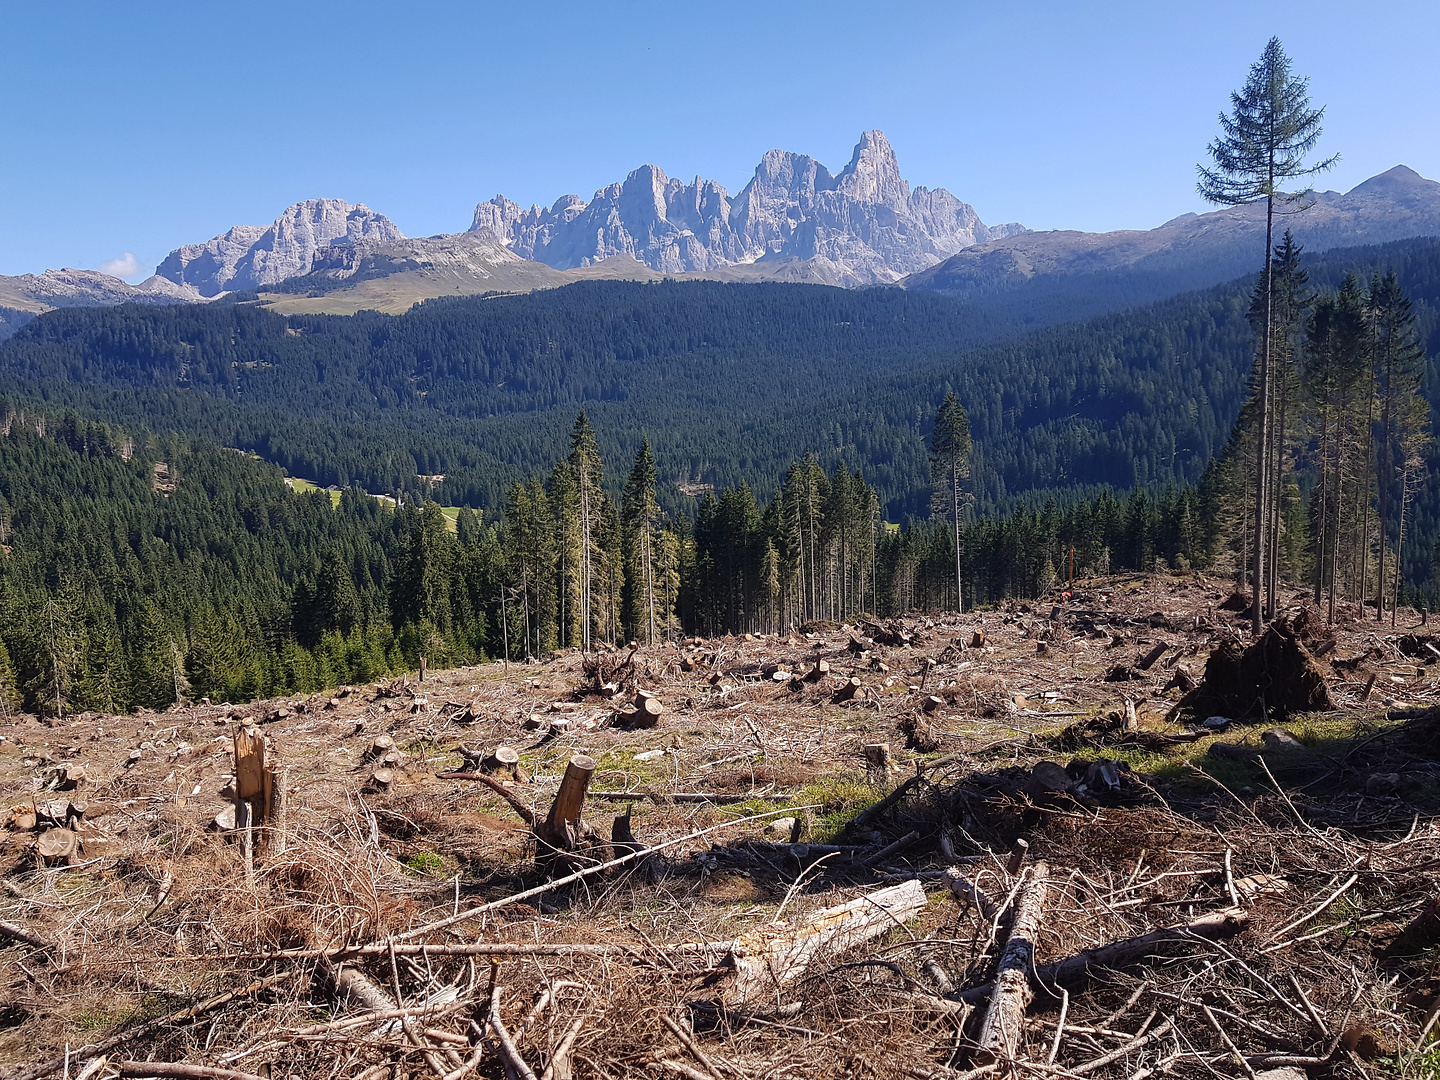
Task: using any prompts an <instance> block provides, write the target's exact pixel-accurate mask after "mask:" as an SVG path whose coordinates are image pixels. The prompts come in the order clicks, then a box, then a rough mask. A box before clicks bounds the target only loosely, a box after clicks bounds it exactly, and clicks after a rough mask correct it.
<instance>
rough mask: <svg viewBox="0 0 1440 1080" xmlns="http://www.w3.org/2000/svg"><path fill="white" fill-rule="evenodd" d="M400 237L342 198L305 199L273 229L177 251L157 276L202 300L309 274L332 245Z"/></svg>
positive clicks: (387, 223) (239, 230) (240, 229)
mask: <svg viewBox="0 0 1440 1080" xmlns="http://www.w3.org/2000/svg"><path fill="white" fill-rule="evenodd" d="M403 239H404V234H403V233H401V232H400V230H399V229H398V228H396V227H395V223H394V222H392V221H391V220H390V219H389V218H387V217H386V216H385V215H384V214H377V213H375V211H373V210H371V209H370V208H369V207H368V206H366V205H365V204H364V203H357V204H355V205H353V206H352V205H351V204H350V203H348V202H346V201H345V200H344V199H307V200H306V201H305V202H300V203H296V204H295V205H294V206H291V207H289V208H287V209H286V211H285V212H284V213H283V214H281V215H280V216H279V217H278V218H276V219H275V222H274V224H272V225H268V226H266V225H236V226H235V227H234V228H232V229H231V230H230V231H229V232H226V233H222V234H221V235H220V236H217V237H215V238H214V239H212V240H208V241H206V242H205V243H203V244H186V245H185V246H184V247H179V248H176V249H175V250H174V251H172V252H171V253H170V254H169V255H168V256H166V258H165V261H164V262H162V263H161V264H160V265H159V266H158V267H156V268H155V273H156V275H157V276H159V277H162V278H165V279H166V280H168V281H172V282H175V283H176V284H178V285H189V286H192V287H194V288H195V289H196V290H198V291H199V293H200V295H201V296H216V295H218V294H219V293H222V292H230V291H234V290H237V289H257V288H260V287H261V286H263V285H274V284H276V283H277V282H281V281H284V280H285V279H286V278H292V277H296V276H298V275H300V274H308V273H309V272H310V268H311V266H312V265H313V264H314V262H315V256H316V254H317V253H320V252H323V251H324V249H326V248H328V247H330V246H331V245H334V244H344V245H358V244H366V245H368V244H385V243H393V242H395V241H397V240H403Z"/></svg>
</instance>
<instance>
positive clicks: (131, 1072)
mask: <svg viewBox="0 0 1440 1080" xmlns="http://www.w3.org/2000/svg"><path fill="white" fill-rule="evenodd" d="M119 1069H120V1072H119V1074H118V1075H120V1076H154V1077H160V1078H162V1080H169V1078H170V1077H174V1078H176V1080H264V1078H263V1077H260V1076H256V1075H255V1074H254V1073H247V1072H236V1071H235V1070H234V1069H215V1068H211V1067H210V1066H209V1065H186V1064H185V1063H184V1062H183V1061H178V1062H173V1063H172V1062H165V1061H122V1062H120V1065H119Z"/></svg>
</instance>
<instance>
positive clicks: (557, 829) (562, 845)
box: [535, 754, 595, 866]
mask: <svg viewBox="0 0 1440 1080" xmlns="http://www.w3.org/2000/svg"><path fill="white" fill-rule="evenodd" d="M593 775H595V759H594V758H589V757H586V756H585V755H583V754H576V755H575V756H574V757H572V758H571V759H570V762H569V764H568V765H566V766H565V775H564V776H563V777H561V779H560V790H559V791H558V792H556V793H555V801H554V802H552V803H551V804H550V812H549V813H548V814H546V815H545V819H544V820H543V821H537V822H536V823H535V839H536V840H537V841H539V845H540V850H539V851H538V852H537V854H536V858H537V859H538V860H539V861H541V862H547V863H558V864H561V865H565V866H570V865H573V864H574V862H575V860H574V859H573V857H572V853H573V852H574V851H575V850H576V849H577V848H579V846H580V842H581V840H585V839H589V837H590V830H589V829H588V828H587V827H586V826H585V825H584V824H583V823H582V822H581V821H580V814H581V812H582V811H583V810H584V809H585V792H586V791H587V790H589V788H590V778H591V777H592V776H593Z"/></svg>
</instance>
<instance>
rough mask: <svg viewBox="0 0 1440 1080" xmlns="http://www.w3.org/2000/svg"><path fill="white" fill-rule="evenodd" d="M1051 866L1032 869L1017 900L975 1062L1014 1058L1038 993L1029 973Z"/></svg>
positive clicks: (1043, 865) (1046, 894) (1032, 962)
mask: <svg viewBox="0 0 1440 1080" xmlns="http://www.w3.org/2000/svg"><path fill="white" fill-rule="evenodd" d="M1049 874H1050V871H1049V868H1048V867H1047V866H1046V865H1045V864H1044V863H1043V862H1040V863H1036V864H1035V865H1034V866H1032V867H1031V868H1030V880H1029V881H1027V882H1026V883H1025V884H1024V885H1023V886H1021V889H1020V895H1019V896H1018V897H1016V899H1015V921H1014V923H1013V924H1012V925H1011V927H1010V937H1009V939H1008V940H1007V941H1006V942H1005V949H1004V951H1002V952H1001V953H1000V965H999V968H998V970H997V972H996V975H995V984H994V989H993V990H992V991H991V994H990V1007H989V1009H988V1010H987V1011H986V1013H985V1022H984V1024H983V1025H982V1026H981V1028H980V1038H979V1043H980V1050H979V1053H978V1054H976V1063H977V1064H980V1065H987V1064H990V1063H991V1062H994V1061H1001V1062H1005V1061H1011V1060H1013V1059H1014V1058H1015V1053H1016V1047H1017V1045H1018V1044H1019V1041H1020V1035H1021V1032H1022V1031H1023V1030H1024V1027H1025V1007H1026V1006H1027V1005H1029V1004H1030V1001H1031V999H1032V998H1034V996H1035V991H1034V990H1033V989H1032V988H1031V986H1030V972H1031V969H1033V968H1034V966H1035V934H1036V931H1037V930H1038V929H1039V927H1040V920H1041V919H1042V918H1043V917H1044V914H1045V901H1046V898H1047V896H1048V893H1049V882H1048V878H1049Z"/></svg>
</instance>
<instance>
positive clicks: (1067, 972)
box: [954, 907, 1250, 1005]
mask: <svg viewBox="0 0 1440 1080" xmlns="http://www.w3.org/2000/svg"><path fill="white" fill-rule="evenodd" d="M1249 918H1250V916H1249V913H1248V912H1246V911H1245V910H1244V909H1243V908H1233V907H1226V908H1220V909H1219V910H1217V911H1211V912H1207V913H1206V914H1204V915H1200V916H1198V917H1196V918H1195V919H1193V920H1191V921H1190V922H1188V923H1182V924H1181V925H1179V926H1167V927H1164V928H1163V929H1160V930H1152V931H1151V932H1150V933H1148V934H1142V935H1140V936H1139V937H1133V938H1126V939H1125V940H1124V941H1115V942H1111V943H1110V944H1109V945H1097V946H1096V947H1095V948H1093V949H1086V950H1085V951H1084V952H1080V953H1076V954H1075V955H1074V956H1071V957H1068V958H1066V959H1064V960H1057V961H1055V962H1053V963H1049V964H1043V965H1041V966H1040V967H1038V968H1036V969H1035V979H1036V981H1037V982H1038V983H1039V984H1040V986H1041V987H1042V988H1043V989H1046V990H1049V988H1050V987H1052V986H1055V987H1058V986H1065V987H1068V988H1069V989H1072V990H1073V989H1076V988H1078V987H1081V986H1084V985H1085V983H1086V982H1087V981H1088V980H1089V978H1090V976H1091V975H1092V974H1093V973H1094V972H1096V971H1115V970H1119V969H1121V968H1125V967H1129V966H1131V965H1133V964H1138V963H1140V962H1141V961H1143V960H1146V959H1147V958H1149V957H1150V956H1160V955H1164V951H1165V947H1166V946H1171V945H1178V944H1187V943H1193V942H1195V941H1197V940H1200V939H1207V940H1212V941H1213V940H1218V939H1219V938H1226V937H1232V936H1233V935H1235V934H1238V933H1240V931H1241V930H1243V929H1245V926H1246V924H1247V922H1248V921H1249ZM992 989H993V986H992V984H990V983H986V984H984V985H983V986H976V987H972V988H971V989H969V990H962V991H961V992H960V993H959V994H956V995H954V997H955V998H956V999H957V1000H959V1001H965V1002H969V1003H970V1004H972V1005H974V1004H977V1003H979V1002H982V1001H985V1000H986V999H988V998H989V997H990V994H991V992H992Z"/></svg>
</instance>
